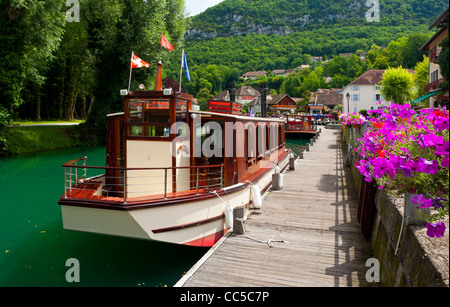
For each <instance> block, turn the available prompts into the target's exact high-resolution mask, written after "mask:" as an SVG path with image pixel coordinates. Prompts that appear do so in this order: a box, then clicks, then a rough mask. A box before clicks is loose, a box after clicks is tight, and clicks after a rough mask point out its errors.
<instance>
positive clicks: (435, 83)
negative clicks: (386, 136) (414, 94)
mask: <svg viewBox="0 0 450 307" xmlns="http://www.w3.org/2000/svg"><path fill="white" fill-rule="evenodd" d="M434 28H436V29H437V31H436V33H435V34H434V35H433V36H432V37H431V38H430V39H429V40H428V41H427V42H426V43H425V44H424V45H423V46H422V47H421V48H420V50H428V52H429V58H430V63H429V66H428V77H429V79H428V82H429V83H428V84H427V85H425V95H424V96H422V97H420V98H418V99H416V100H414V102H421V101H423V100H425V99H429V106H430V107H438V105H439V104H440V98H439V96H438V94H439V93H440V89H439V84H441V83H443V82H444V77H443V76H442V73H441V68H440V66H439V63H438V58H439V54H440V52H441V49H442V48H441V47H439V44H440V43H441V42H442V40H444V38H446V37H448V8H447V9H446V10H445V11H444V13H442V14H441V15H440V16H439V17H438V18H437V19H436V20H435V21H434V22H433V23H432V24H431V26H430V27H429V29H430V30H432V29H434ZM447 99H448V96H447Z"/></svg>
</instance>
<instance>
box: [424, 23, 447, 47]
mask: <svg viewBox="0 0 450 307" xmlns="http://www.w3.org/2000/svg"><path fill="white" fill-rule="evenodd" d="M445 30H447V28H445V27H442V28H440V29H439V30H438V31H437V32H436V33H434V35H433V36H432V37H431V38H430V39H429V40H427V42H426V43H425V44H423V46H422V47H420V49H419V50H428V46H429V45H430V43H431V42H433V41H434V40H435V39H436V38H437V37H438V36H439V35H441V33H442V32H444V31H445Z"/></svg>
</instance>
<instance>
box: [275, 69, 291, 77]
mask: <svg viewBox="0 0 450 307" xmlns="http://www.w3.org/2000/svg"><path fill="white" fill-rule="evenodd" d="M295 71H296V70H295V69H275V70H272V73H273V74H274V75H275V76H277V77H280V76H281V77H287V76H289V75H290V74H291V73H293V72H295Z"/></svg>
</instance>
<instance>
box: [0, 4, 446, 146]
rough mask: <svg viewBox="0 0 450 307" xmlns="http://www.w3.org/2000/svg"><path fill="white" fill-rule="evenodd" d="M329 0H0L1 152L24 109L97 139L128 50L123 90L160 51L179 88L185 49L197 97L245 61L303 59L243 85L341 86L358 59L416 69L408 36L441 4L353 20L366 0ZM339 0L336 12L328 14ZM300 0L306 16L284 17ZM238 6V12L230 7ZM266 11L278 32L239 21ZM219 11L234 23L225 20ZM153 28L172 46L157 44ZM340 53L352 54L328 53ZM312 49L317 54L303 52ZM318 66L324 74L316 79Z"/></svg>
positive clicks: (169, 78)
mask: <svg viewBox="0 0 450 307" xmlns="http://www.w3.org/2000/svg"><path fill="white" fill-rule="evenodd" d="M331 2H332V5H328V6H327V7H324V6H323V3H322V2H320V1H308V0H296V1H285V0H277V1H262V0H253V1H250V0H225V1H223V2H222V3H220V4H219V5H217V6H215V7H213V8H210V9H208V10H207V11H206V12H204V13H202V14H200V15H197V16H194V17H190V18H187V17H186V13H185V8H184V0H152V1H142V0H45V1H44V0H2V1H1V2H0V43H1V46H2V48H1V49H0V57H1V59H2V60H1V61H0V152H1V151H7V144H6V140H5V136H4V135H5V134H4V132H5V131H6V129H7V128H6V127H7V126H8V125H9V124H10V123H11V122H12V121H17V120H24V119H31V120H43V119H46V120H73V119H83V120H86V123H85V124H84V125H81V127H82V129H83V133H82V135H83V136H84V139H83V140H82V141H83V142H84V143H86V144H96V143H102V142H104V139H105V135H104V133H105V115H106V114H107V113H113V112H120V111H122V109H123V103H122V100H121V97H120V94H119V90H120V89H124V88H127V86H128V79H129V73H130V58H131V52H132V51H134V52H135V54H136V55H138V56H139V57H140V58H141V59H142V60H144V61H146V62H148V63H150V67H149V68H141V69H134V70H133V75H132V79H131V90H139V84H144V86H145V88H146V89H150V90H151V89H153V84H154V78H155V71H156V63H157V62H158V61H159V60H161V61H162V62H163V63H164V68H163V77H164V78H165V79H164V83H165V85H166V86H170V87H174V88H178V81H179V78H180V61H181V52H182V49H183V48H184V49H185V52H186V56H187V62H188V64H189V70H190V75H191V81H190V82H188V80H187V79H186V78H185V77H184V76H183V77H182V87H183V89H184V91H187V92H188V93H190V94H192V95H194V97H196V98H197V99H198V101H199V102H200V104H201V105H202V106H203V105H204V104H205V102H206V100H207V99H210V98H212V97H214V96H215V95H216V94H217V93H219V92H220V91H222V90H225V89H227V88H228V87H229V85H230V83H231V82H234V83H235V84H236V86H239V85H242V84H244V81H243V80H241V79H240V76H241V75H242V74H244V73H245V72H247V71H255V70H265V71H268V72H271V71H272V70H274V69H295V68H297V67H298V66H300V65H304V64H308V65H310V68H309V69H305V70H302V71H298V72H296V73H294V74H292V75H290V76H289V77H287V78H284V77H276V76H274V75H273V74H271V73H269V76H268V77H267V78H266V79H260V80H255V81H252V82H250V81H247V84H250V85H252V86H254V87H255V88H258V87H259V84H260V83H261V82H267V84H268V86H269V88H270V90H271V92H272V93H278V94H281V93H286V94H289V95H291V96H292V97H303V98H307V97H308V95H309V93H311V92H313V91H315V90H316V89H317V88H321V87H342V86H344V85H345V84H347V83H348V82H350V81H351V80H352V79H354V78H355V77H357V76H358V75H360V74H361V73H363V72H364V71H366V70H367V69H375V68H387V67H389V66H399V65H402V66H403V67H405V68H415V66H416V64H417V63H421V62H422V61H424V53H423V52H420V51H419V47H420V46H421V45H422V44H423V43H424V42H425V41H426V40H427V39H428V38H429V37H430V36H431V35H432V32H431V31H429V30H428V25H429V23H430V22H431V21H432V19H433V18H435V17H436V16H438V14H439V13H440V12H441V11H442V10H443V4H442V3H441V2H442V1H441V0H439V1H429V0H424V1H410V2H408V3H406V4H404V5H400V2H401V1H380V6H381V8H382V9H381V13H382V15H381V16H382V22H380V23H379V24H368V23H367V22H362V23H361V24H360V22H361V18H360V17H358V18H350V17H349V15H348V14H351V12H363V11H364V10H367V7H365V6H364V5H363V2H364V1H362V2H361V1H348V0H333V1H331ZM360 2H361V3H360ZM327 3H328V2H327ZM383 5H384V6H383ZM339 8H342V14H341V15H342V16H340V17H339V18H337V17H336V18H334V17H333V18H332V17H330V16H331V15H333V14H334V15H336V14H338V12H339ZM394 9H395V10H397V11H396V14H393V12H392V10H394ZM305 10H308V12H309V14H310V15H311V16H312V17H311V18H312V19H311V20H310V21H308V23H307V24H304V25H301V26H298V24H297V26H295V25H294V24H292V23H291V21H292V20H297V21H298V22H300V21H299V20H300V19H299V18H300V17H301V16H303V15H302V14H304V13H305ZM330 12H331V13H330ZM333 12H334V13H333ZM244 13H245V14H246V15H245V18H244V17H239V16H241V15H242V16H244ZM330 14H331V15H330ZM383 14H384V15H383ZM334 15H333V16H334ZM221 16H222V17H221ZM227 16H228V17H227ZM230 16H231V17H232V19H229V17H230ZM233 16H234V17H233ZM236 16H237V17H236ZM275 16H285V17H284V19H283V18H282V19H283V20H284V21H283V22H284V24H283V26H286V27H287V28H288V29H289V31H287V32H286V31H285V32H284V33H282V35H280V34H276V33H271V31H269V30H270V29H269V30H268V31H267V33H264V31H262V32H261V31H260V30H258V29H256V30H254V32H251V31H250V32H249V33H246V31H240V30H239V29H240V28H242V27H247V25H248V24H249V22H250V21H251V22H252V23H253V24H256V25H259V24H261V25H264V26H270V25H272V26H273V27H278V26H279V23H280V22H281V21H280V20H278V19H279V18H278V19H277V20H278V21H275V19H276V18H275ZM327 16H328V17H327ZM358 16H359V15H358ZM231 17H230V18H231ZM268 17H271V18H268ZM383 18H384V19H383ZM322 19H323V20H322ZM230 20H231V21H230ZM230 22H232V23H233V25H234V28H233V29H235V30H236V29H238V30H236V31H234V30H233V31H234V32H233V31H227V30H226V29H227V28H226V27H227V24H230ZM241 23H242V24H243V25H242V24H241ZM266 23H267V24H266ZM199 27H200V28H202V29H203V30H205V31H206V30H208V29H213V28H214V29H213V32H214V33H216V34H215V36H214V37H212V36H211V37H209V38H203V39H201V40H199V38H198V36H197V37H194V36H192V33H199V32H198V28H199ZM264 29H265V28H264ZM208 31H209V30H208ZM161 32H163V33H164V36H165V37H166V38H167V40H168V41H169V42H170V43H171V44H172V45H173V46H174V48H175V50H174V51H169V50H166V49H164V48H162V47H161V46H160V34H161ZM225 33H226V34H227V35H224V34H225ZM225 36H226V37H225ZM344 52H351V53H354V55H352V56H350V57H349V58H347V57H341V56H339V54H340V53H344ZM364 53H365V54H366V59H365V60H362V59H361V57H360V56H359V55H361V54H364ZM313 56H322V57H323V59H324V60H328V61H326V62H325V63H323V64H322V63H317V62H312V61H311V57H313ZM325 77H331V82H329V83H325V82H324V78H325Z"/></svg>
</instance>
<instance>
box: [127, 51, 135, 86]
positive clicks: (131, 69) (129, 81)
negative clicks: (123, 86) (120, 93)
mask: <svg viewBox="0 0 450 307" xmlns="http://www.w3.org/2000/svg"><path fill="white" fill-rule="evenodd" d="M133 53H134V51H131V60H133ZM132 71H133V65H132V62H131V61H130V79H129V80H128V91H130V86H131V73H132Z"/></svg>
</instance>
